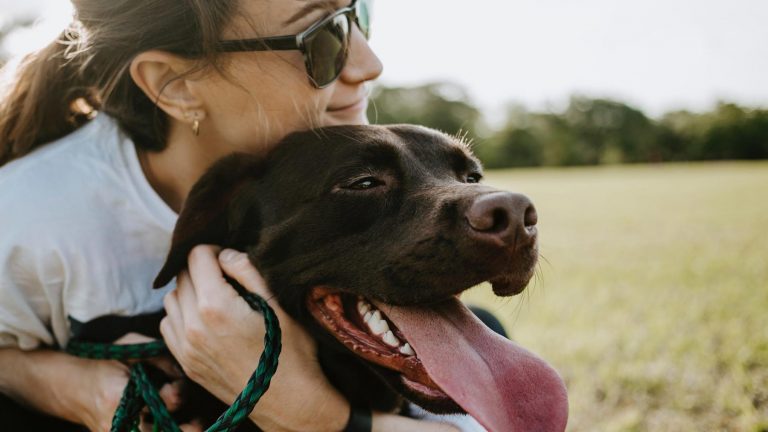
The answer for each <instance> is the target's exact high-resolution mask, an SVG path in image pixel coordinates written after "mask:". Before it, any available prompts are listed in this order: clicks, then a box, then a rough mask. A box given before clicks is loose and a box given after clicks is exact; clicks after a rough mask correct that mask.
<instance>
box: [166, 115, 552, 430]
mask: <svg viewBox="0 0 768 432" xmlns="http://www.w3.org/2000/svg"><path fill="white" fill-rule="evenodd" d="M481 173H482V170H481V166H480V164H479V162H478V161H477V160H476V159H475V158H474V157H473V156H472V155H471V153H470V151H469V149H468V148H467V146H465V145H464V144H463V143H461V142H460V141H459V140H457V139H455V138H453V137H449V136H447V135H444V134H441V133H439V132H436V131H433V130H430V129H427V128H423V127H417V126H407V125H397V126H337V127H329V128H323V129H318V130H315V131H309V132H301V133H295V134H292V135H290V136H288V137H287V138H286V139H285V140H284V141H283V142H281V143H280V144H279V145H278V146H277V147H276V148H275V150H274V151H273V152H272V153H271V154H270V155H269V156H268V157H266V158H259V157H255V156H249V155H243V154H237V155H232V156H229V157H227V158H225V159H223V160H222V161H220V162H218V163H217V164H216V165H215V166H214V167H213V168H212V169H211V170H210V171H209V172H208V173H207V174H205V175H204V176H203V178H202V179H201V180H200V181H199V182H198V184H197V185H196V186H195V187H194V189H193V190H192V192H191V194H190V196H189V198H188V200H187V202H186V204H185V208H184V210H183V212H182V213H181V215H180V218H179V221H178V224H177V227H176V231H175V232H174V237H173V246H172V249H171V251H170V254H169V256H168V260H167V263H166V265H165V267H164V268H163V269H162V271H161V273H160V275H159V276H158V278H157V280H156V284H155V285H156V286H164V285H166V284H167V283H168V282H169V281H170V280H171V279H172V278H173V277H174V276H175V275H176V274H177V273H178V272H179V271H180V270H181V269H182V268H184V266H185V265H186V257H187V254H188V252H189V251H190V250H191V249H192V248H193V247H194V246H195V245H197V244H202V243H208V244H218V245H221V246H225V247H231V248H235V249H239V250H243V251H246V252H247V253H248V255H249V257H250V259H251V261H252V262H253V264H254V265H255V266H256V267H257V268H258V269H259V271H260V272H261V273H262V275H263V276H264V277H265V279H266V280H267V282H268V284H269V286H270V288H271V289H272V291H273V292H274V293H275V295H276V297H277V299H278V301H279V303H280V305H281V306H282V307H283V308H284V309H285V310H286V311H287V312H288V313H289V314H291V315H292V316H293V317H295V318H296V319H297V320H298V321H299V322H300V323H302V324H303V325H304V326H305V327H306V328H307V329H308V330H309V331H310V332H311V333H312V334H313V335H314V336H315V337H316V338H317V340H318V344H319V345H318V346H319V356H320V360H321V363H322V365H323V368H324V370H325V372H326V373H327V375H328V376H329V378H330V380H331V382H333V383H334V385H336V387H337V388H338V389H339V390H340V391H341V392H342V393H344V394H345V396H347V397H348V398H349V400H350V401H352V402H353V403H355V404H361V405H364V406H368V407H371V408H373V409H378V410H385V411H389V410H395V409H397V408H399V407H400V406H401V404H402V398H401V395H402V396H405V397H406V398H408V399H410V400H411V401H413V402H415V403H417V404H418V405H421V406H423V407H425V408H426V409H428V410H430V411H434V412H439V413H445V412H464V411H466V412H469V413H470V414H472V415H473V416H474V417H475V418H476V419H477V420H478V421H479V422H480V423H481V424H483V425H484V426H485V427H486V428H488V429H490V430H494V431H509V430H522V431H534V430H535V431H562V430H563V429H564V428H565V422H566V419H567V399H566V395H565V389H564V386H563V384H562V381H561V379H560V378H559V376H558V375H557V374H556V373H555V372H554V371H553V370H552V369H551V368H550V367H549V366H548V365H546V363H544V362H543V361H541V360H540V359H538V358H537V357H535V356H534V355H533V354H531V353H529V352H527V351H525V350H524V349H522V348H520V347H518V346H516V345H515V344H513V343H512V342H510V341H508V340H506V339H504V338H502V337H500V336H498V335H496V334H495V333H493V332H491V331H489V330H488V329H487V328H486V327H485V326H484V325H482V323H480V322H479V321H478V320H477V319H476V318H475V317H474V316H473V315H472V314H471V313H470V312H468V310H467V309H466V308H465V307H464V306H463V305H461V303H460V302H459V301H458V300H457V295H458V294H459V293H461V292H462V291H464V290H466V289H467V288H470V287H472V286H474V285H477V284H479V283H481V282H485V281H490V282H491V284H492V286H493V290H494V292H495V293H496V294H498V295H505V296H506V295H514V294H517V293H519V292H520V291H522V290H523V289H524V288H525V286H526V285H527V284H528V281H529V280H530V278H531V277H532V275H533V272H534V267H535V265H536V262H537V256H538V249H537V231H536V221H537V215H536V210H535V209H534V207H533V205H532V204H531V202H530V201H529V200H528V199H527V198H526V197H524V196H522V195H519V194H513V193H510V192H503V191H499V190H497V189H493V188H491V187H488V186H484V185H481V184H478V182H479V181H480V179H481V177H482V174H481ZM393 390H394V391H393Z"/></svg>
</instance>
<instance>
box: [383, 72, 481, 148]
mask: <svg viewBox="0 0 768 432" xmlns="http://www.w3.org/2000/svg"><path fill="white" fill-rule="evenodd" d="M368 118H369V119H371V121H372V122H373V123H378V124H392V123H413V124H420V125H424V126H428V127H431V128H434V129H438V130H440V131H443V132H446V133H449V134H461V135H464V134H465V133H467V134H468V138H470V139H473V138H475V137H477V136H478V135H477V134H478V133H480V132H478V131H480V130H482V128H483V127H482V125H481V124H480V119H481V115H480V110H478V109H477V108H476V107H475V106H474V105H472V103H471V102H470V101H469V97H468V96H467V93H466V91H465V90H464V89H463V88H462V87H460V86H457V85H454V84H448V83H431V84H425V85H422V86H417V87H377V88H376V89H374V92H373V98H372V101H371V104H370V106H369V107H368Z"/></svg>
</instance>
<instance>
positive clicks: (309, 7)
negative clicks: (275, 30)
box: [283, 0, 337, 26]
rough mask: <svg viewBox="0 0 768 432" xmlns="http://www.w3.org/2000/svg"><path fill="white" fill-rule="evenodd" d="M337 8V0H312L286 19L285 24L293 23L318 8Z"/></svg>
mask: <svg viewBox="0 0 768 432" xmlns="http://www.w3.org/2000/svg"><path fill="white" fill-rule="evenodd" d="M336 8H337V0H317V1H312V0H310V1H309V2H308V3H307V4H305V5H304V7H302V8H301V9H300V10H299V11H298V12H296V13H295V14H293V16H291V17H290V18H288V20H287V21H285V22H284V23H283V25H284V26H287V25H291V24H293V23H294V22H296V21H298V20H299V19H301V18H302V17H305V16H307V15H308V14H309V13H310V12H313V11H315V10H316V9H326V10H334V9H336Z"/></svg>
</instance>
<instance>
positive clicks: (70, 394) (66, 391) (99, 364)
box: [0, 348, 128, 431]
mask: <svg viewBox="0 0 768 432" xmlns="http://www.w3.org/2000/svg"><path fill="white" fill-rule="evenodd" d="M127 383H128V368H127V366H125V365H123V364H122V363H119V362H116V361H105V360H88V359H81V358H77V357H74V356H71V355H69V354H66V353H62V352H58V351H51V350H36V351H21V350H19V349H15V348H5V349H1V350H0V392H2V393H4V394H7V395H8V396H10V397H11V398H13V399H15V400H17V401H18V402H20V403H23V404H25V405H29V406H31V407H33V408H35V409H37V410H39V411H42V412H44V413H46V414H49V415H52V416H54V417H58V418H62V419H65V420H68V421H71V422H74V423H78V424H82V425H85V426H86V427H88V428H89V429H90V430H95V431H107V430H109V428H110V426H111V421H112V415H113V414H114V412H115V408H117V404H118V402H119V401H120V397H121V395H122V392H123V389H124V388H125V385H126V384H127Z"/></svg>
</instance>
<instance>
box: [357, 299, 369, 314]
mask: <svg viewBox="0 0 768 432" xmlns="http://www.w3.org/2000/svg"><path fill="white" fill-rule="evenodd" d="M370 310H371V305H369V304H368V303H366V302H365V301H363V300H358V301H357V311H358V312H360V315H361V316H364V315H365V314H366V313H367V312H369V311H370Z"/></svg>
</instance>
